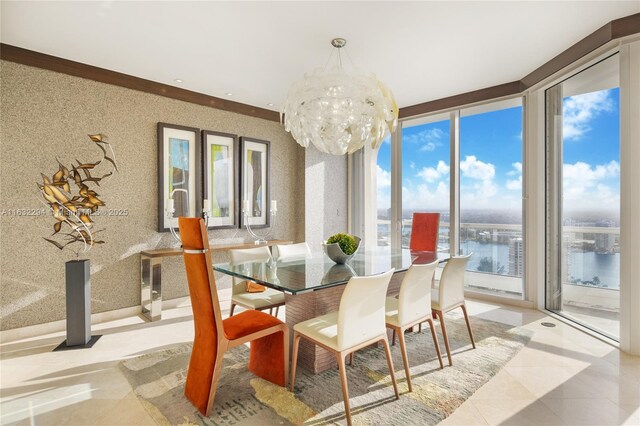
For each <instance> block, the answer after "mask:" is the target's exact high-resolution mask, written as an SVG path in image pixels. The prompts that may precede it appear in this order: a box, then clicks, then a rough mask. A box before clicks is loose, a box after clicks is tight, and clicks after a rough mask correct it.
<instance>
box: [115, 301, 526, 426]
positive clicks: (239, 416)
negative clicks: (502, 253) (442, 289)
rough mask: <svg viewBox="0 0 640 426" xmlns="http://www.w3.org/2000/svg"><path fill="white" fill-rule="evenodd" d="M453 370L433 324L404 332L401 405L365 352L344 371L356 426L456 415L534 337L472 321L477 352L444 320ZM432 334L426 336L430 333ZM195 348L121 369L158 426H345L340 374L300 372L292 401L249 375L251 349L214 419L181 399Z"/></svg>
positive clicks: (378, 352) (225, 385)
mask: <svg viewBox="0 0 640 426" xmlns="http://www.w3.org/2000/svg"><path fill="white" fill-rule="evenodd" d="M446 321H447V323H446V324H447V334H448V335H449V342H450V344H451V349H452V352H453V366H452V367H449V366H447V365H448V364H447V358H446V353H445V351H444V343H443V340H442V335H441V334H440V331H439V330H440V327H439V326H438V325H437V324H436V329H437V330H438V339H439V342H440V346H441V349H442V357H443V361H444V364H445V368H444V369H443V370H440V369H439V368H438V360H437V358H436V355H435V350H434V348H433V340H432V339H431V335H430V333H429V332H428V329H429V327H428V325H426V327H423V332H422V333H407V334H406V341H407V350H408V354H409V355H408V356H409V363H410V365H411V374H412V380H413V381H412V383H413V392H411V393H409V392H408V389H407V384H406V380H405V376H404V367H403V364H402V356H401V354H400V348H399V346H398V345H397V344H396V346H395V347H391V352H392V355H393V363H394V369H395V371H396V379H397V380H398V388H399V391H400V399H399V400H396V399H395V398H394V394H393V387H392V386H391V380H390V377H389V374H388V370H387V364H386V361H385V356H384V350H383V349H382V348H381V347H380V348H376V347H370V348H365V349H362V350H360V351H358V352H357V353H356V354H355V356H354V361H353V366H347V380H348V386H349V395H350V397H351V410H352V414H353V422H354V424H384V425H410V424H420V425H427V424H429V425H432V424H437V423H439V422H440V421H441V420H443V419H444V418H446V417H447V416H448V415H449V414H451V413H452V412H453V411H454V410H455V409H456V408H457V407H458V406H460V404H462V403H463V402H464V401H465V400H466V399H467V398H469V396H471V395H472V394H473V393H474V392H475V391H476V390H477V389H478V388H480V387H481V386H482V385H483V384H484V383H486V382H487V381H488V380H489V379H490V378H491V377H493V376H494V375H495V374H496V373H497V372H498V371H499V370H500V369H501V368H502V367H503V366H504V365H505V364H506V362H507V361H509V360H510V359H511V358H512V357H513V356H514V355H515V354H516V353H517V352H518V351H519V350H520V349H521V348H522V347H523V346H524V345H525V344H526V343H527V342H528V341H529V339H530V338H531V332H530V331H528V330H524V329H521V328H518V327H511V326H508V325H505V324H502V323H497V322H492V321H486V320H481V319H478V318H472V322H471V326H472V328H473V332H474V335H475V338H476V346H477V349H475V350H474V349H472V348H471V345H470V342H469V336H468V335H467V330H466V326H465V323H464V320H463V319H462V316H461V315H456V313H455V312H454V313H450V314H447V316H446ZM425 330H427V332H425ZM190 355H191V345H190V344H183V345H178V346H175V347H172V348H168V349H163V350H160V351H157V352H153V353H150V354H145V355H142V356H139V357H136V358H132V359H128V360H125V361H123V362H122V363H121V370H122V371H123V372H124V374H125V376H126V377H127V378H128V380H129V382H130V383H131V385H132V386H133V388H134V390H135V393H136V395H137V396H138V397H139V398H140V399H141V400H142V403H143V404H144V406H145V407H146V409H147V410H148V411H149V413H150V414H151V416H152V417H153V418H154V419H155V421H156V422H157V423H158V424H160V425H167V424H172V425H192V424H196V425H289V424H308V425H324V424H334V423H341V424H343V423H345V422H346V419H345V415H344V405H343V402H342V392H341V388H340V378H339V375H338V370H337V369H335V370H334V369H331V370H328V371H325V372H323V373H320V374H317V375H314V374H310V373H308V372H306V371H305V370H303V369H301V368H299V369H298V373H297V377H296V389H295V394H294V393H291V392H289V391H288V390H285V389H283V388H281V387H279V386H276V385H273V384H271V383H269V382H267V381H264V380H262V379H259V378H257V377H256V376H254V375H253V374H252V373H250V372H248V371H247V362H248V356H249V348H248V347H247V346H240V347H237V348H234V349H233V350H231V351H229V352H227V354H226V355H225V358H224V367H223V370H222V374H221V378H220V381H219V383H218V391H217V394H216V399H215V404H214V408H213V411H212V415H211V417H209V418H206V417H204V416H202V415H201V414H200V413H199V412H198V411H197V410H196V409H195V408H194V407H193V406H192V405H191V403H189V401H187V399H186V398H185V397H184V382H185V379H186V371H187V367H188V365H189V357H190Z"/></svg>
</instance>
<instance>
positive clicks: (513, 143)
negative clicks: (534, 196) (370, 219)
mask: <svg viewBox="0 0 640 426" xmlns="http://www.w3.org/2000/svg"><path fill="white" fill-rule="evenodd" d="M563 135H564V143H563V149H564V168H563V170H564V173H563V174H564V195H565V208H567V209H571V208H572V207H573V208H577V207H580V208H585V207H586V208H589V207H592V208H601V207H602V206H603V205H617V204H619V174H620V167H619V157H620V153H619V149H620V143H619V141H620V135H619V90H618V89H611V90H603V91H599V92H593V93H586V94H582V95H576V96H572V97H567V98H565V99H564V101H563ZM402 138H403V155H402V184H403V208H404V209H426V210H429V209H431V210H446V209H448V204H449V182H448V180H449V163H450V161H449V121H448V120H447V121H441V122H436V123H429V124H425V125H421V126H414V127H410V128H406V129H404V130H403V135H402ZM390 148H391V146H390V144H389V142H388V141H385V143H383V144H382V146H381V148H380V151H379V154H378V171H377V178H378V207H379V208H388V207H389V189H390V179H389V176H390V174H389V171H390V163H391V149H390ZM460 169H461V182H460V186H461V191H460V194H461V209H463V210H464V209H471V208H503V209H519V208H520V206H521V182H522V108H521V107H515V108H508V109H502V110H498V111H492V112H487V113H482V114H477V115H473V116H467V117H464V116H463V117H462V118H461V123H460Z"/></svg>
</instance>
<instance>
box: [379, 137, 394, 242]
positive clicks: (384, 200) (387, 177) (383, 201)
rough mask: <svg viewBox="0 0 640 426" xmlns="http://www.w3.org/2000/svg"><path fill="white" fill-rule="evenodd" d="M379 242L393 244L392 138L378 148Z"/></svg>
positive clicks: (387, 138)
mask: <svg viewBox="0 0 640 426" xmlns="http://www.w3.org/2000/svg"><path fill="white" fill-rule="evenodd" d="M376 185H377V188H376V207H377V212H378V215H377V217H378V221H377V229H376V232H377V241H378V245H379V246H388V245H390V244H391V240H390V237H391V234H390V231H389V230H390V229H391V137H390V136H387V137H386V138H385V139H384V141H382V145H380V147H379V148H378V157H377V162H376Z"/></svg>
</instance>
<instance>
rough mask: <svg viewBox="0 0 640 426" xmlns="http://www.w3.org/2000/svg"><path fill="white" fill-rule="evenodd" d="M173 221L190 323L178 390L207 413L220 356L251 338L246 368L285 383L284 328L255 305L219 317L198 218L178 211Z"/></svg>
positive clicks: (286, 351) (286, 352) (286, 345)
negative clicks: (183, 375)
mask: <svg viewBox="0 0 640 426" xmlns="http://www.w3.org/2000/svg"><path fill="white" fill-rule="evenodd" d="M178 226H179V227H180V237H181V238H182V247H183V257H184V265H185V268H186V270H187V281H188V283H189V296H190V297H191V308H192V309H193V323H194V326H195V338H194V341H193V350H192V352H191V359H190V360H189V369H188V371H187V383H186V385H185V390H184V393H185V396H186V397H187V399H189V401H191V402H192V403H193V405H194V406H195V407H196V408H197V409H198V410H200V412H201V413H202V414H204V415H205V416H209V413H210V412H211V408H212V407H213V400H214V399H215V395H216V387H217V384H218V379H219V378H220V372H221V370H222V360H223V356H224V353H225V352H226V351H227V350H229V349H231V348H234V347H236V346H239V345H243V344H245V343H247V342H251V354H250V356H249V371H251V372H252V373H254V374H255V375H256V376H259V377H262V378H263V379H265V380H268V381H270V382H272V383H275V384H277V385H280V386H285V385H286V381H287V377H288V369H289V329H288V328H287V326H286V324H284V323H283V322H282V321H280V320H279V319H277V318H276V317H273V316H271V315H268V314H266V313H264V312H260V311H255V310H248V311H244V312H241V313H239V314H237V315H234V316H233V317H230V318H227V319H225V320H223V319H222V315H221V313H220V302H219V300H218V292H217V289H216V281H215V278H214V275H213V265H212V263H211V252H210V247H209V238H208V236H207V230H206V228H205V224H204V220H202V219H200V218H186V217H180V218H178ZM229 373H230V374H232V372H229Z"/></svg>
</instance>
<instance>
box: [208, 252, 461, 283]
mask: <svg viewBox="0 0 640 426" xmlns="http://www.w3.org/2000/svg"><path fill="white" fill-rule="evenodd" d="M436 259H438V260H439V261H440V262H445V261H446V260H447V259H449V254H448V253H434V252H424V251H422V252H418V251H413V252H412V251H409V250H408V249H402V250H397V249H396V250H392V249H391V248H390V247H373V248H367V249H364V248H361V249H360V250H358V252H357V253H356V255H355V256H354V257H353V258H352V259H351V260H350V261H349V262H347V263H346V264H344V265H339V264H336V263H334V262H333V261H332V260H331V259H329V258H328V257H327V255H326V254H324V253H323V252H317V253H313V254H312V255H311V256H308V257H307V258H305V259H301V260H294V261H289V262H282V261H279V262H273V261H272V262H249V263H242V264H236V265H231V264H229V263H219V264H216V265H213V269H214V270H215V271H218V272H222V273H224V274H227V275H231V276H234V277H238V278H240V279H244V280H251V281H255V282H257V283H259V284H263V285H265V286H267V287H271V288H274V289H276V290H281V291H283V292H285V293H289V294H299V293H305V292H308V291H316V290H321V289H324V288H329V287H333V286H337V285H342V284H345V283H346V282H347V281H349V278H351V277H354V276H356V277H358V276H367V275H375V274H381V273H383V272H386V271H388V270H390V269H391V268H395V269H396V272H400V271H405V270H407V269H409V266H411V264H412V263H431V262H433V261H434V260H436Z"/></svg>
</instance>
